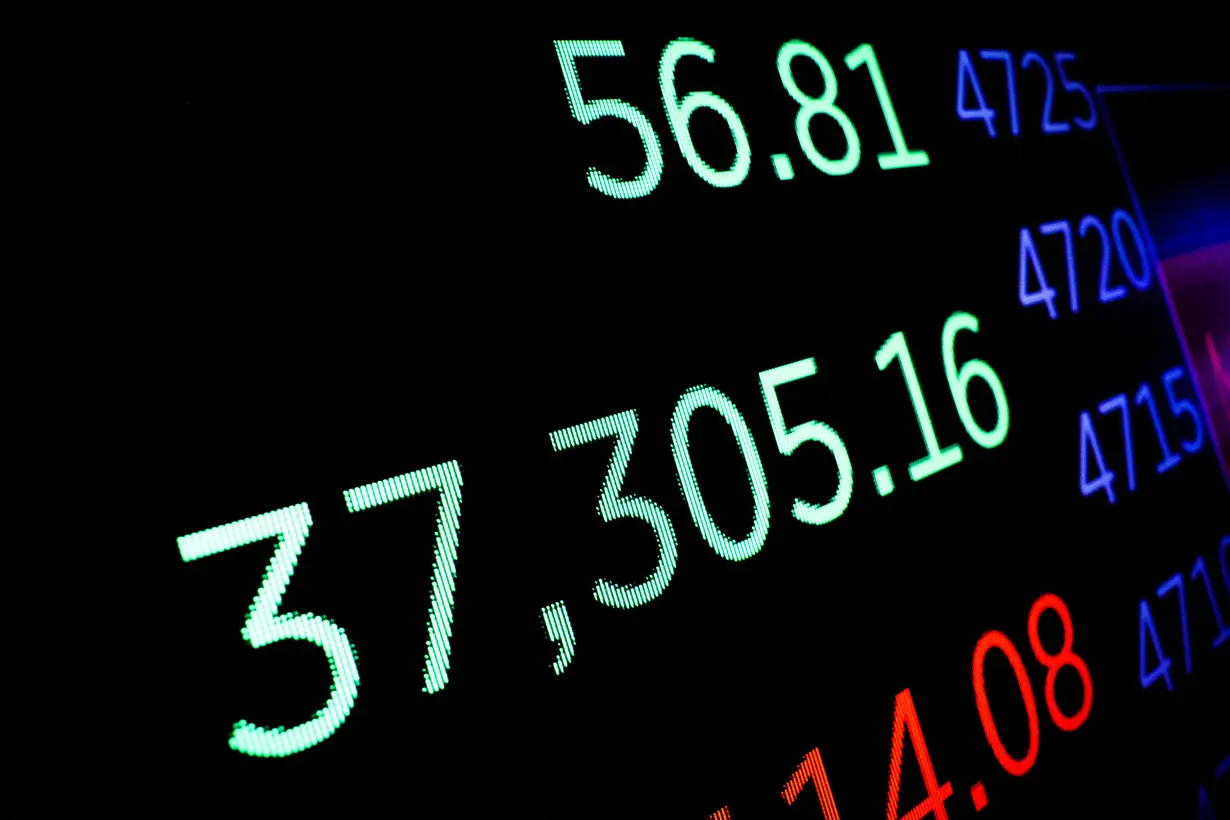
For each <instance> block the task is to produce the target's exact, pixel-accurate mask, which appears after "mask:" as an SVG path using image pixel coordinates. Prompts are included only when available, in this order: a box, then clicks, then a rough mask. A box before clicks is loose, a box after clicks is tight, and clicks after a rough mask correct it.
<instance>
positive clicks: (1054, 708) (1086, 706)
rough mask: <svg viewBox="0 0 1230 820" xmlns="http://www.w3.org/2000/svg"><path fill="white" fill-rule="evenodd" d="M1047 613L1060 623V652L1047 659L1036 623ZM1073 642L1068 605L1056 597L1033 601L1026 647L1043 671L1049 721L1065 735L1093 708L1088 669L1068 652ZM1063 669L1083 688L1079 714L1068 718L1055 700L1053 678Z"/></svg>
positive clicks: (1091, 681)
mask: <svg viewBox="0 0 1230 820" xmlns="http://www.w3.org/2000/svg"><path fill="white" fill-rule="evenodd" d="M1048 609H1049V610H1051V611H1053V612H1055V613H1056V614H1057V615H1059V619H1060V620H1061V621H1063V648H1062V649H1061V650H1059V654H1058V655H1051V654H1049V653H1048V652H1047V651H1046V650H1045V649H1043V648H1042V641H1041V640H1040V639H1039V638H1038V619H1039V618H1041V617H1042V613H1043V612H1046V611H1047V610H1048ZM1073 638H1074V633H1073V631H1072V616H1071V615H1070V614H1068V605H1067V604H1065V603H1064V602H1063V600H1062V599H1060V597H1059V596H1058V595H1050V594H1047V595H1043V596H1042V597H1041V598H1039V599H1038V600H1036V601H1034V605H1033V607H1032V608H1031V609H1030V610H1029V645H1030V646H1031V647H1033V650H1034V654H1035V655H1037V656H1038V660H1039V661H1040V662H1041V663H1042V665H1043V666H1045V667H1046V708H1047V710H1048V711H1049V712H1050V713H1051V720H1053V721H1055V725H1056V726H1058V727H1059V728H1060V729H1063V730H1064V731H1065V732H1072V731H1075V730H1077V729H1079V728H1080V727H1081V724H1083V723H1084V722H1085V721H1086V720H1087V719H1088V718H1089V710H1090V709H1092V708H1093V678H1091V677H1090V676H1089V667H1088V666H1086V665H1085V661H1084V660H1083V659H1082V658H1081V657H1080V656H1079V655H1077V654H1076V653H1075V652H1073V651H1072V641H1073ZM1065 666H1071V667H1072V668H1073V669H1075V670H1076V671H1077V673H1078V674H1079V675H1080V676H1081V684H1082V685H1083V686H1084V687H1085V689H1084V696H1083V698H1082V700H1081V708H1080V711H1078V712H1077V713H1076V714H1075V715H1073V716H1072V717H1068V716H1067V715H1065V714H1064V713H1063V712H1061V711H1059V703H1058V702H1056V700H1055V676H1056V675H1058V674H1059V670H1060V669H1062V668H1064V667H1065Z"/></svg>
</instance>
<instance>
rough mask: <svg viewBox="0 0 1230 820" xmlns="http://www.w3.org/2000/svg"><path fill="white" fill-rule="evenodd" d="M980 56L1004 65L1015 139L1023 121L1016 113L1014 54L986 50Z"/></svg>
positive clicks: (1009, 111)
mask: <svg viewBox="0 0 1230 820" xmlns="http://www.w3.org/2000/svg"><path fill="white" fill-rule="evenodd" d="M978 56H979V57H981V58H982V59H984V60H998V61H999V62H1002V63H1003V64H1004V72H1005V73H1006V74H1007V77H1008V121H1009V122H1010V123H1011V124H1012V135H1013V136H1014V137H1015V136H1017V135H1019V134H1020V133H1021V121H1020V118H1019V117H1017V113H1016V72H1015V70H1014V69H1013V67H1012V52H1011V51H999V50H994V49H991V50H987V49H984V50H983V51H980V52H978Z"/></svg>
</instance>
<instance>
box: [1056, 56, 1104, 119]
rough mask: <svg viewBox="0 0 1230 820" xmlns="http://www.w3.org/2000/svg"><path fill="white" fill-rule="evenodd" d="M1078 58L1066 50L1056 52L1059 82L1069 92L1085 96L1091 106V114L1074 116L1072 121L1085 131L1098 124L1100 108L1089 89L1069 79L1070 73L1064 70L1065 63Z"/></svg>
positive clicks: (1086, 101)
mask: <svg viewBox="0 0 1230 820" xmlns="http://www.w3.org/2000/svg"><path fill="white" fill-rule="evenodd" d="M1075 59H1076V55H1075V54H1072V53H1070V52H1066V51H1056V52H1055V70H1056V71H1058V72H1059V84H1060V85H1062V86H1063V89H1064V91H1067V92H1068V93H1069V94H1071V93H1072V92H1074V91H1075V92H1076V93H1077V94H1080V95H1081V96H1082V97H1084V98H1085V105H1087V106H1089V116H1088V117H1087V118H1083V119H1082V118H1081V117H1073V119H1072V122H1074V123H1076V127H1077V128H1082V129H1084V130H1085V131H1090V130H1092V129H1093V128H1094V127H1095V126H1096V125H1097V124H1098V109H1097V108H1096V107H1095V106H1094V104H1093V96H1092V95H1090V93H1089V89H1087V88H1085V86H1084V85H1082V84H1081V83H1078V82H1076V81H1074V80H1069V79H1068V75H1067V74H1066V73H1065V72H1064V69H1063V64H1064V63H1070V62H1072V61H1074V60H1075Z"/></svg>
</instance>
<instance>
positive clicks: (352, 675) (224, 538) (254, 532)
mask: <svg viewBox="0 0 1230 820" xmlns="http://www.w3.org/2000/svg"><path fill="white" fill-rule="evenodd" d="M311 525H312V516H311V513H310V512H309V511H308V505H307V504H296V505H295V506H293V507H284V508H282V509H280V510H274V511H273V512H268V513H265V514H264V515H257V516H254V517H252V518H245V519H243V520H240V521H235V522H232V523H230V524H223V525H222V526H220V527H214V528H212V529H208V530H203V531H201V532H197V533H193V534H192V535H185V536H183V537H182V538H179V539H177V541H178V544H179V554H180V557H181V558H183V560H184V561H195V560H197V559H200V558H207V557H209V556H210V555H217V554H218V553H220V552H226V551H227V550H232V549H235V548H237V547H243V546H247V545H248V544H252V543H255V542H257V541H265V540H268V539H270V538H276V539H278V545H277V547H275V548H274V551H273V557H272V558H271V559H270V561H269V565H268V566H267V567H266V568H265V577H264V581H263V582H262V583H261V586H260V589H259V590H258V591H257V593H256V598H255V599H254V600H253V601H252V605H251V606H249V607H248V617H247V620H245V621H244V625H243V629H242V630H241V631H240V634H242V635H243V639H244V640H245V641H247V642H248V643H250V644H252V646H253V647H254V648H256V649H260V648H261V647H262V646H268V645H269V644H271V643H277V642H278V641H307V642H308V643H312V644H315V645H316V646H319V647H320V648H321V650H323V651H324V653H325V658H327V659H328V661H329V671H330V673H331V674H332V676H333V683H332V684H331V685H330V687H329V698H328V700H327V701H325V705H324V706H323V707H321V709H320V710H319V711H318V712H317V713H316V716H315V717H314V718H312V719H311V720H309V721H307V722H306V723H300V724H299V725H297V726H292V727H291V728H289V729H287V728H285V727H282V726H278V727H276V728H273V729H270V728H266V727H264V726H255V725H253V724H251V723H249V722H248V721H246V720H240V721H239V722H237V723H236V724H235V726H234V729H233V731H232V732H231V739H230V746H231V748H232V749H234V750H235V751H237V752H242V753H243V754H247V755H253V756H255V757H286V756H288V755H293V754H295V753H296V752H302V751H303V750H305V749H310V748H311V747H313V746H315V745H316V744H317V743H320V742H321V741H322V740H325V739H326V738H328V737H329V736H330V735H332V734H333V733H334V732H336V731H337V730H338V727H340V726H341V725H342V724H343V723H345V722H346V718H347V717H348V716H349V715H350V710H351V708H352V707H353V706H354V702H355V698H356V697H358V694H359V691H358V690H359V668H358V664H357V662H356V660H355V649H354V646H353V645H352V644H351V643H350V641H349V639H347V637H346V631H345V630H344V629H342V628H341V627H340V626H338V625H337V624H335V623H334V622H333V621H331V620H329V619H328V618H325V617H323V616H320V615H313V614H312V613H310V612H308V613H305V614H303V615H300V614H298V613H295V612H287V613H283V614H281V615H279V614H278V607H279V606H280V605H281V603H282V596H283V595H284V594H285V593H286V587H287V585H288V584H289V583H290V577H291V575H293V574H294V572H295V564H296V563H297V562H298V560H299V554H300V553H301V552H302V551H303V545H304V543H305V542H306V541H307V537H308V529H309V528H310V527H311Z"/></svg>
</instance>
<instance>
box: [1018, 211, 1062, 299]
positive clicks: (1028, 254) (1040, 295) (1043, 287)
mask: <svg viewBox="0 0 1230 820" xmlns="http://www.w3.org/2000/svg"><path fill="white" fill-rule="evenodd" d="M1027 260H1028V261H1030V262H1032V263H1033V267H1034V278H1035V279H1037V280H1038V290H1035V291H1030V290H1029V284H1028V278H1029V275H1028V273H1027V272H1026V270H1025V263H1026V261H1027ZM1017 295H1018V298H1019V299H1020V300H1021V305H1022V306H1023V307H1033V306H1034V305H1037V304H1045V305H1046V312H1047V315H1049V316H1050V317H1051V318H1052V319H1058V318H1059V311H1057V310H1055V289H1054V288H1053V287H1051V286H1050V285H1048V284H1047V283H1046V274H1045V273H1044V272H1043V271H1042V263H1041V262H1039V261H1038V249H1037V248H1036V247H1035V246H1034V239H1033V235H1032V234H1030V232H1029V228H1021V254H1020V278H1019V280H1018V288H1017Z"/></svg>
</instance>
